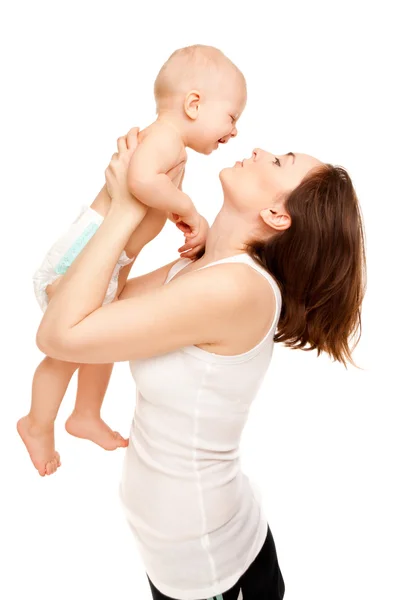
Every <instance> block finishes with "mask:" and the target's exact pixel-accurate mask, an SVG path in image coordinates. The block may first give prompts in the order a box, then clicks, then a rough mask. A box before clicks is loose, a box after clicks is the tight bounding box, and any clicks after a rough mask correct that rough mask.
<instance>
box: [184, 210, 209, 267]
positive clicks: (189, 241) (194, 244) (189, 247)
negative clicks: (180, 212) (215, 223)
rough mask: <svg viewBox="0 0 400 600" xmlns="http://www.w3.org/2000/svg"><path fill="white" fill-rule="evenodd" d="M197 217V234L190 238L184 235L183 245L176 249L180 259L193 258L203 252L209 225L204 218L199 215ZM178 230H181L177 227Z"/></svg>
mask: <svg viewBox="0 0 400 600" xmlns="http://www.w3.org/2000/svg"><path fill="white" fill-rule="evenodd" d="M199 217H200V227H199V232H198V234H197V235H195V236H191V237H188V236H187V235H185V244H184V245H183V246H181V247H180V248H179V249H178V252H179V253H180V255H181V257H182V258H195V256H196V255H197V253H198V252H200V250H203V248H204V247H205V245H206V240H207V236H208V230H209V225H208V223H207V221H206V219H205V218H204V217H202V216H201V215H199ZM179 225H180V223H177V226H179ZM179 229H181V227H179ZM181 231H183V229H181ZM184 233H186V232H184Z"/></svg>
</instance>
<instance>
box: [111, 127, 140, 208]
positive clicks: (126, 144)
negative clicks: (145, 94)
mask: <svg viewBox="0 0 400 600" xmlns="http://www.w3.org/2000/svg"><path fill="white" fill-rule="evenodd" d="M138 133H139V128H138V127H133V128H132V129H131V130H130V131H129V132H128V133H127V135H125V136H122V137H119V138H118V140H117V146H118V152H115V153H114V154H113V155H112V157H111V161H110V164H109V165H108V167H107V169H106V171H105V175H106V185H107V191H108V193H109V195H110V197H111V201H112V204H113V205H121V206H130V207H131V208H132V207H133V206H134V205H135V204H136V205H137V206H138V207H139V206H140V207H142V209H143V210H144V211H145V212H146V211H147V206H145V205H144V204H142V202H139V200H137V198H134V196H132V194H131V193H130V191H129V189H128V167H129V163H130V160H131V158H132V154H133V153H134V151H135V150H136V148H137V145H138Z"/></svg>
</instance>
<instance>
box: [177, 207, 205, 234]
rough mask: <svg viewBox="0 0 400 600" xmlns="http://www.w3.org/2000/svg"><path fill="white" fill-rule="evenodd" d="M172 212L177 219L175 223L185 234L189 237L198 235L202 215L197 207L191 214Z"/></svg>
mask: <svg viewBox="0 0 400 600" xmlns="http://www.w3.org/2000/svg"><path fill="white" fill-rule="evenodd" d="M171 214H172V218H173V219H174V221H175V225H176V226H177V228H178V229H180V230H181V231H182V232H183V233H184V234H185V237H186V238H187V239H189V238H194V237H196V236H197V235H198V233H199V231H200V227H201V218H202V217H201V215H199V213H198V212H197V210H196V209H194V210H193V212H192V213H191V214H190V215H185V216H184V217H181V216H179V215H177V214H176V213H171Z"/></svg>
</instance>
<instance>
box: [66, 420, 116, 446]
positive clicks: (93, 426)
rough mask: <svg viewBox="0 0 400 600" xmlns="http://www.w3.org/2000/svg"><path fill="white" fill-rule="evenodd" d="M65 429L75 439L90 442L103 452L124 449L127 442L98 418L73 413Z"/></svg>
mask: <svg viewBox="0 0 400 600" xmlns="http://www.w3.org/2000/svg"><path fill="white" fill-rule="evenodd" d="M65 429H66V430H67V431H68V433H70V434H71V435H74V436H75V437H78V438H81V439H84V440H90V441H91V442H94V443H95V444H97V445H98V446H101V447H102V448H104V450H116V449H117V448H126V446H127V445H128V440H126V439H124V438H123V437H122V435H120V434H119V433H118V432H117V431H113V430H112V429H110V427H109V426H108V425H107V424H106V423H104V421H103V419H101V418H100V416H94V415H93V416H92V415H84V414H81V413H76V412H73V413H72V415H71V416H70V417H69V419H68V420H67V422H66V423H65Z"/></svg>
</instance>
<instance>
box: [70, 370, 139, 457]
mask: <svg viewBox="0 0 400 600" xmlns="http://www.w3.org/2000/svg"><path fill="white" fill-rule="evenodd" d="M113 366H114V365H113V364H112V363H111V364H100V365H92V364H91V365H81V366H80V368H79V373H78V391H77V395H76V403H75V408H74V412H73V413H72V415H71V416H70V417H69V419H68V420H67V422H66V424H65V428H66V430H67V431H68V433H70V434H71V435H74V436H76V437H79V438H83V439H86V440H90V441H92V442H94V443H95V444H98V445H99V446H101V447H102V448H104V449H105V450H115V449H116V448H121V447H126V446H127V445H128V440H126V439H124V438H123V437H122V436H121V435H120V434H119V433H118V432H116V431H113V430H112V429H111V428H110V427H109V426H108V425H107V424H106V423H105V422H104V421H103V420H102V418H101V417H100V410H101V405H102V404H103V400H104V396H105V393H106V391H107V387H108V383H109V381H110V377H111V372H112V369H113Z"/></svg>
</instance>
